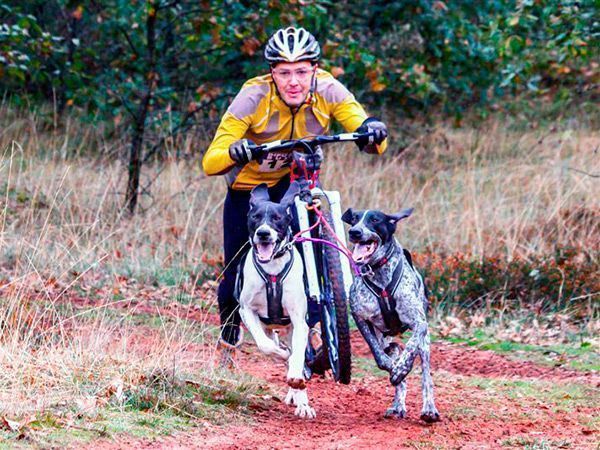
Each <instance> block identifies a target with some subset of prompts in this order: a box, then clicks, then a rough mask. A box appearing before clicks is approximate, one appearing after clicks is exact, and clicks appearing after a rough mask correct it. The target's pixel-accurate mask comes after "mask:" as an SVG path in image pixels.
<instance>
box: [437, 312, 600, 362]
mask: <svg viewBox="0 0 600 450" xmlns="http://www.w3.org/2000/svg"><path fill="white" fill-rule="evenodd" d="M511 322H512V323H513V326H514V325H515V321H514V320H513V321H511ZM518 324H519V325H520V326H521V328H522V329H530V328H528V326H527V324H525V323H522V322H518ZM538 328H539V324H538ZM507 330H510V325H507V324H506V323H504V322H501V323H495V324H493V326H489V327H486V328H472V329H469V328H466V327H465V328H464V329H463V330H462V331H461V332H460V333H458V334H456V335H446V336H440V332H443V331H444V329H443V327H442V328H437V329H436V328H434V329H433V333H434V337H433V340H439V339H441V340H446V341H448V342H453V343H461V344H466V345H468V346H471V347H475V348H478V349H480V350H491V351H494V352H496V353H500V354H503V355H505V356H507V357H509V358H511V359H519V360H526V361H532V362H534V363H536V364H541V365H546V366H553V367H555V366H561V367H567V368H570V369H575V370H580V371H599V370H600V353H599V351H598V350H599V347H598V341H597V336H595V335H594V334H589V333H588V332H586V331H583V332H579V333H570V334H567V335H565V336H564V337H557V336H556V330H555V329H554V328H553V327H552V325H549V326H548V328H545V329H544V328H542V329H541V330H540V332H539V336H538V337H537V339H536V340H537V341H538V343H536V344H532V343H524V342H519V341H518V340H517V339H518V338H519V337H518V335H512V338H513V339H514V340H513V339H511V338H510V337H511V335H510V334H509V333H507ZM503 333H504V334H505V335H507V337H508V338H507V339H502V338H499V336H502V334H503Z"/></svg>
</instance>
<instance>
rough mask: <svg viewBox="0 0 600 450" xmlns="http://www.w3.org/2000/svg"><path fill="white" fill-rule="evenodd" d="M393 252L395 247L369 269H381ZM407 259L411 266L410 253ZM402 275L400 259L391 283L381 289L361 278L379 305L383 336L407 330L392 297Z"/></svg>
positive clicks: (402, 261)
mask: <svg viewBox="0 0 600 450" xmlns="http://www.w3.org/2000/svg"><path fill="white" fill-rule="evenodd" d="M395 250H396V246H395V245H392V246H390V250H389V251H388V252H387V253H386V255H385V256H384V257H383V258H382V259H381V260H380V261H378V262H377V263H376V264H374V265H372V266H370V269H371V270H376V269H379V268H380V267H382V266H383V265H385V264H387V262H388V261H389V260H390V257H391V256H392V254H393V253H394V251H395ZM403 253H404V255H406V254H407V253H408V251H406V250H404V249H403ZM407 259H408V261H409V264H410V265H411V266H412V258H411V257H410V253H408V257H407ZM403 274H404V260H403V258H400V259H399V260H398V265H396V268H395V269H394V273H393V274H392V279H391V281H390V282H389V283H388V285H387V286H386V287H385V288H383V289H382V288H380V287H379V286H377V285H376V284H375V283H374V282H373V281H372V280H371V279H369V277H367V276H366V275H363V276H362V277H361V279H362V281H363V283H364V284H365V286H366V287H367V289H369V290H370V291H371V292H372V293H373V295H375V297H376V298H377V302H378V303H379V309H380V310H381V316H382V318H383V322H384V323H385V326H386V328H387V331H386V332H385V333H384V335H385V336H395V335H398V334H400V333H403V332H404V331H406V330H407V329H408V326H406V325H405V324H403V323H402V321H401V320H400V317H399V316H398V312H397V311H396V298H395V297H394V293H395V292H396V289H398V285H399V284H400V280H402V275H403Z"/></svg>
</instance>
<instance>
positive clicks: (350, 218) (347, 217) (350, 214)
mask: <svg viewBox="0 0 600 450" xmlns="http://www.w3.org/2000/svg"><path fill="white" fill-rule="evenodd" d="M342 221H344V222H346V223H347V224H348V225H354V224H355V223H356V221H355V220H354V211H353V210H352V208H348V209H347V210H346V212H345V213H344V214H342Z"/></svg>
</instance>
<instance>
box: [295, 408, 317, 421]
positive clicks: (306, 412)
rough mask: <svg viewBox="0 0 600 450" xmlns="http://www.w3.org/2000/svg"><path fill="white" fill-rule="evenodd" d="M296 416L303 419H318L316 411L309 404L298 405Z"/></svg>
mask: <svg viewBox="0 0 600 450" xmlns="http://www.w3.org/2000/svg"><path fill="white" fill-rule="evenodd" d="M294 414H295V415H296V416H298V417H300V418H301V419H314V418H315V417H317V413H316V412H315V409H314V408H312V407H310V406H309V405H308V404H304V405H298V406H297V407H296V411H295V412H294Z"/></svg>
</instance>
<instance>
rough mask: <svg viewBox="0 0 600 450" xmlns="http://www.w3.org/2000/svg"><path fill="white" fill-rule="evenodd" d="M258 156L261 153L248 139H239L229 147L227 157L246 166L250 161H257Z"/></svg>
mask: <svg viewBox="0 0 600 450" xmlns="http://www.w3.org/2000/svg"><path fill="white" fill-rule="evenodd" d="M260 156H262V152H261V151H260V150H258V149H257V148H256V144H254V142H252V141H249V140H248V139H240V140H239V141H235V142H234V143H233V144H231V145H230V146H229V157H230V158H231V159H233V160H234V161H235V162H236V163H239V164H248V163H249V162H250V161H252V160H255V159H259V158H260Z"/></svg>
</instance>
